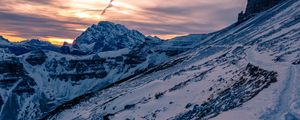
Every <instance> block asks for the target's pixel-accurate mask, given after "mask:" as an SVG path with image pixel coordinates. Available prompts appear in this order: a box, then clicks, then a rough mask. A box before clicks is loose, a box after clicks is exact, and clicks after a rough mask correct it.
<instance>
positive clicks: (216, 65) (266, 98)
mask: <svg viewBox="0 0 300 120" xmlns="http://www.w3.org/2000/svg"><path fill="white" fill-rule="evenodd" d="M299 8H300V1H298V0H287V1H284V2H283V3H281V4H279V5H277V6H275V7H274V8H272V9H269V10H267V11H265V12H262V13H260V14H258V15H256V16H255V17H253V18H251V19H249V20H248V21H246V22H244V23H241V24H239V25H237V26H236V25H232V26H230V27H228V28H226V29H224V30H221V31H219V32H217V33H215V34H214V35H212V36H209V37H207V38H206V39H204V40H203V41H202V42H200V43H199V44H198V45H197V47H195V48H194V49H192V50H190V51H189V52H186V53H183V54H181V56H180V57H179V58H173V59H172V60H171V61H170V62H167V63H165V64H161V65H160V66H159V67H158V68H157V69H155V70H154V71H151V72H146V73H143V74H140V75H139V76H136V77H134V78H131V79H129V80H127V81H124V82H122V83H119V84H116V85H114V86H112V87H109V88H107V89H104V90H101V91H99V92H98V93H95V95H94V97H92V98H90V99H87V100H85V101H82V102H80V103H79V104H75V105H72V106H71V107H69V108H66V109H62V110H61V111H60V112H53V113H51V114H49V116H47V117H46V118H47V119H58V120H60V119H61V120H67V119H76V120H80V119H114V120H123V119H129V120H133V119H138V120H139V119H147V120H151V119H157V120H164V119H177V120H190V119H216V120H240V119H246V120H247V119H249V120H253V119H263V120H270V119H279V120H290V119H291V120H297V119H300V113H299V110H300V109H299V108H300V107H299V90H300V88H299V87H298V84H297V83H298V79H299V75H300V73H299V72H300V71H299V69H300V66H299V62H298V61H299V56H300V50H299V47H300V31H299V29H300V17H299V16H300V9H299ZM169 64H172V65H171V66H168V65H169ZM164 66H168V67H164ZM160 68H163V69H160Z"/></svg>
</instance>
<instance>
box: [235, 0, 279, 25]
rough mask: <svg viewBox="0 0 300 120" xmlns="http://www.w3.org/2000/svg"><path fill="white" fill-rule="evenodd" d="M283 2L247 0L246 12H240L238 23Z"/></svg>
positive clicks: (277, 0)
mask: <svg viewBox="0 0 300 120" xmlns="http://www.w3.org/2000/svg"><path fill="white" fill-rule="evenodd" d="M281 1H284V0H248V3H247V7H246V11H245V12H244V11H242V12H241V13H240V14H239V16H238V23H241V22H243V21H245V20H247V19H249V18H251V17H252V16H254V15H256V14H257V13H260V12H262V11H265V10H268V9H269V8H272V7H274V6H275V5H277V4H278V3H280V2H281Z"/></svg>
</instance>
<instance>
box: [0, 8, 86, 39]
mask: <svg viewBox="0 0 300 120" xmlns="http://www.w3.org/2000/svg"><path fill="white" fill-rule="evenodd" d="M0 18H1V19H0V23H1V24H2V25H1V27H0V32H3V33H5V32H11V33H14V34H16V35H19V36H21V37H25V38H41V37H47V36H54V35H55V36H57V37H66V36H76V35H79V34H80V32H79V31H75V28H76V26H82V25H85V26H87V25H88V24H85V23H81V22H75V21H74V22H73V21H59V20H56V19H52V18H48V17H45V16H35V15H30V14H17V13H9V12H0Z"/></svg>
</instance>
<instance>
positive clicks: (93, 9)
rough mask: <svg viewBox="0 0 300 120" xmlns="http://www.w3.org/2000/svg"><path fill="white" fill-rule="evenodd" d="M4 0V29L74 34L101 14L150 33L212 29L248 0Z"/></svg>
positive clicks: (32, 34)
mask: <svg viewBox="0 0 300 120" xmlns="http://www.w3.org/2000/svg"><path fill="white" fill-rule="evenodd" d="M108 3H109V4H108ZM0 4H1V8H0V18H1V19H0V24H1V27H0V34H4V35H5V34H6V35H15V36H18V37H23V38H27V39H30V38H47V37H49V36H53V37H57V38H70V39H75V38H76V37H77V36H78V35H79V34H80V32H81V31H78V30H82V29H85V28H87V27H88V26H89V25H91V24H95V23H97V22H98V21H100V20H109V21H114V22H117V23H120V24H124V25H126V26H127V27H129V28H132V29H137V30H139V31H141V32H143V33H145V34H147V35H162V36H163V35H174V34H178V35H182V34H188V33H208V32H213V31H216V30H219V29H221V28H224V27H226V26H228V25H230V24H232V23H233V22H235V21H236V19H237V14H238V13H239V12H240V11H241V10H242V9H243V8H244V7H245V4H246V0H189V1H186V0H172V1H165V0H151V1H150V0H149V1H146V0H145V1H136V0H126V2H125V1H122V0H116V1H114V0H84V1H78V0H64V1H61V0H1V1H0ZM112 6H114V7H112ZM103 8H104V9H103ZM101 9H102V10H101ZM101 11H102V13H101ZM99 12H100V13H99ZM101 14H102V15H104V14H105V15H104V16H101Z"/></svg>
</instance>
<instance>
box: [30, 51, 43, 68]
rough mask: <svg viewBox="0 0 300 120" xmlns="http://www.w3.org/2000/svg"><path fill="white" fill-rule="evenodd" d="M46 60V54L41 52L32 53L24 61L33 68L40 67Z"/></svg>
mask: <svg viewBox="0 0 300 120" xmlns="http://www.w3.org/2000/svg"><path fill="white" fill-rule="evenodd" d="M46 59H47V56H46V54H45V53H44V52H43V51H34V52H32V54H31V55H29V56H28V58H26V61H27V62H28V63H29V64H31V65H33V66H35V65H42V64H43V63H44V62H45V61H46Z"/></svg>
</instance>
